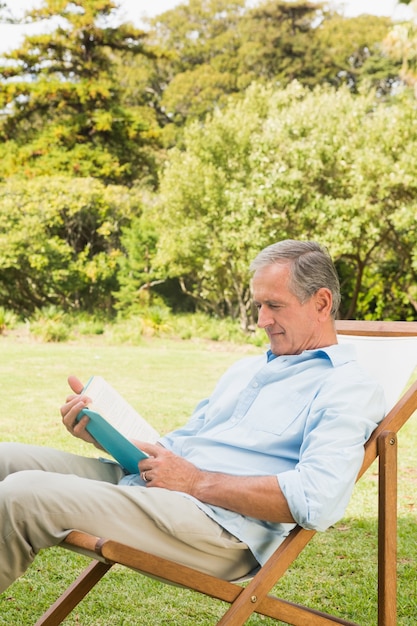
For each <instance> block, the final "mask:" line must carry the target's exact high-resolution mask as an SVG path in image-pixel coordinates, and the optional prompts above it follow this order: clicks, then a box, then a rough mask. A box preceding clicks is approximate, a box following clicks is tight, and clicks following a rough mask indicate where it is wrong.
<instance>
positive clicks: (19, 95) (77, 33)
mask: <svg viewBox="0 0 417 626" xmlns="http://www.w3.org/2000/svg"><path fill="white" fill-rule="evenodd" d="M116 6H117V5H116V3H115V2H112V1H111V0H88V1H84V0H83V1H81V0H75V1H74V2H68V1H67V0H45V2H44V4H43V5H42V7H41V8H39V9H33V10H31V11H29V12H28V13H27V16H26V20H28V21H36V20H39V19H44V20H48V19H49V20H50V19H52V18H54V19H55V20H57V22H56V23H57V26H56V27H55V29H54V30H53V32H52V33H46V34H42V35H33V36H29V37H26V39H25V41H24V43H23V45H22V46H21V47H20V48H19V49H16V50H14V51H12V52H10V53H7V54H5V55H4V58H5V63H4V64H3V65H2V66H1V67H0V77H1V78H2V83H1V91H0V110H1V111H2V116H1V120H0V140H1V141H2V146H1V148H0V154H1V158H2V175H3V177H6V176H9V175H14V174H16V173H19V174H23V175H25V176H28V177H32V176H36V175H51V174H52V173H56V172H63V173H65V174H68V175H71V176H94V177H96V178H100V179H101V180H103V181H105V182H110V183H114V182H117V183H122V184H131V183H132V181H134V180H136V179H137V178H140V179H142V180H147V179H148V180H149V179H150V180H151V182H153V183H154V184H155V182H156V171H155V162H154V155H153V149H154V147H155V143H156V138H157V125H156V123H155V122H154V123H153V124H152V120H151V119H149V117H148V119H145V117H144V116H143V115H141V111H140V110H138V109H137V108H135V107H130V108H126V107H125V106H124V104H123V91H122V89H121V87H120V82H119V78H118V75H117V72H116V70H117V69H118V65H117V63H116V60H115V59H116V57H117V56H120V55H123V54H125V55H140V56H146V57H150V56H152V55H153V54H154V53H153V52H152V51H151V50H150V48H149V47H147V46H146V34H145V33H144V32H143V31H141V30H138V29H135V28H133V26H132V25H129V24H122V25H120V26H118V27H113V26H110V25H109V23H110V22H109V19H110V17H111V16H112V13H113V12H114V9H115V8H116ZM57 18H58V19H57Z"/></svg>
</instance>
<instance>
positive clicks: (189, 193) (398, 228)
mask: <svg viewBox="0 0 417 626" xmlns="http://www.w3.org/2000/svg"><path fill="white" fill-rule="evenodd" d="M416 115H417V114H416V110H415V107H414V103H413V102H412V101H411V100H409V99H407V98H404V99H403V100H401V101H398V102H396V103H394V102H393V103H390V104H384V103H382V102H381V103H379V104H378V103H377V101H376V100H375V98H374V97H373V94H368V95H360V96H353V95H352V94H351V93H350V92H349V91H348V90H347V89H341V90H339V91H334V90H332V89H324V88H322V89H316V90H315V91H314V92H311V91H309V90H307V89H306V88H303V87H301V86H300V85H299V84H297V83H294V84H292V85H291V86H289V87H288V88H287V89H285V90H280V89H277V88H275V87H266V86H264V87H263V86H261V85H253V86H252V87H251V88H250V89H249V90H248V92H247V94H246V97H245V98H244V99H243V100H242V101H240V102H238V103H236V102H233V103H232V104H231V105H230V106H229V107H228V108H226V109H225V110H224V111H217V112H216V113H215V114H214V115H213V117H212V118H211V119H210V120H209V121H207V123H206V124H205V126H204V128H202V127H201V125H199V124H194V125H192V126H190V127H189V128H188V129H187V130H186V133H185V137H184V149H183V150H181V149H174V150H173V151H172V153H171V155H170V160H169V163H168V165H167V167H166V169H165V171H164V175H163V176H162V178H161V193H160V205H159V210H158V220H161V219H162V221H163V223H164V224H165V228H164V231H163V232H162V234H161V236H160V239H159V243H158V252H157V255H156V259H155V264H156V266H158V264H159V265H160V266H163V267H164V268H165V271H166V272H167V274H168V275H169V276H171V277H172V276H178V277H181V281H182V285H183V288H184V290H185V291H187V292H188V293H190V294H192V295H193V296H194V298H195V299H196V301H197V302H198V303H199V305H200V306H205V307H206V309H207V310H212V311H214V312H215V313H216V314H217V315H230V316H232V317H237V316H239V317H240V319H241V321H242V325H243V326H248V324H250V323H251V318H250V297H249V296H250V294H249V292H248V290H247V285H248V282H249V273H248V264H249V262H250V260H251V258H253V257H254V256H255V254H256V252H257V251H258V250H259V249H260V248H262V247H263V246H264V245H266V244H269V243H272V242H273V241H275V240H277V239H282V238H286V237H291V238H295V239H296V238H301V239H305V238H311V239H313V238H314V239H318V240H320V241H321V242H322V243H324V244H326V245H327V246H328V247H329V249H330V252H331V253H332V255H333V257H334V258H335V260H336V262H337V263H338V264H339V265H341V266H342V274H343V292H344V295H345V305H344V309H343V310H342V314H343V316H346V317H354V316H355V314H357V313H358V314H360V315H365V316H368V317H371V318H373V317H374V316H375V317H381V316H382V317H388V318H389V317H394V318H395V317H397V318H401V317H402V318H404V319H410V318H412V317H413V315H415V310H414V309H413V298H412V297H411V290H412V288H413V285H415V283H416V270H415V263H416V260H415V258H416V257H415V255H416V250H417V245H416V244H417V225H416V222H415V215H416V203H417V187H416V184H415V180H416V171H415V160H414V159H412V158H411V154H412V153H413V152H414V151H415V150H416V141H417V135H416V128H417V123H416V121H417V117H416ZM382 277H383V280H381V278H382ZM394 286H395V288H394ZM398 292H401V293H402V294H403V296H404V297H403V299H402V302H399V301H398V300H397V299H396V296H397V295H398ZM365 311H366V313H365Z"/></svg>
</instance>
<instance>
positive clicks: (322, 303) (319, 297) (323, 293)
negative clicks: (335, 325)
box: [314, 287, 333, 320]
mask: <svg viewBox="0 0 417 626" xmlns="http://www.w3.org/2000/svg"><path fill="white" fill-rule="evenodd" d="M314 295H315V298H316V309H317V313H318V314H319V316H320V319H321V320H325V319H327V318H328V317H329V316H330V314H331V310H332V305H333V296H332V292H331V291H330V289H327V287H321V288H320V289H318V290H317V291H316V293H315V294H314Z"/></svg>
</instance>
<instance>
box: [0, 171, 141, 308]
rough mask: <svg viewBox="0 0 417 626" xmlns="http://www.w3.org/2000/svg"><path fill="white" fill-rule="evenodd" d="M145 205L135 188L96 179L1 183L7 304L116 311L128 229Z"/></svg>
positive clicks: (1, 263)
mask: <svg viewBox="0 0 417 626" xmlns="http://www.w3.org/2000/svg"><path fill="white" fill-rule="evenodd" d="M139 207H140V197H139V196H138V194H137V192H135V191H134V190H133V189H132V190H129V189H127V188H126V187H120V186H111V185H107V186H105V185H104V184H103V183H101V182H100V181H98V180H94V179H91V178H90V179H77V180H76V181H75V180H74V179H70V178H69V177H42V176H38V177H36V178H35V179H34V180H31V181H22V180H21V179H14V178H9V179H8V180H7V182H6V183H2V184H0V250H1V252H0V306H3V307H5V308H7V309H10V310H13V311H15V312H16V313H18V314H20V315H26V316H27V315H30V314H31V313H33V311H34V310H35V309H39V308H42V307H45V306H46V305H48V304H53V305H56V306H58V307H60V308H61V309H64V310H84V311H100V310H101V311H104V312H109V311H111V308H112V305H113V301H112V297H111V293H112V291H114V290H115V289H117V286H118V285H117V268H118V259H119V257H120V256H121V254H122V252H121V246H120V235H121V229H122V227H123V226H125V225H127V224H128V223H129V221H130V220H131V219H132V217H133V216H134V215H135V214H136V215H137V214H138V213H139V211H140V209H139Z"/></svg>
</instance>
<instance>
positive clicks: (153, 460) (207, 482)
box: [133, 441, 294, 523]
mask: <svg viewBox="0 0 417 626" xmlns="http://www.w3.org/2000/svg"><path fill="white" fill-rule="evenodd" d="M133 443H135V444H136V445H138V446H139V447H140V449H141V450H143V452H146V453H147V454H149V457H148V458H147V459H143V460H142V461H140V462H139V471H140V473H141V476H142V478H143V480H144V481H145V482H146V485H147V487H162V488H164V489H170V490H173V491H182V492H183V493H188V494H189V495H191V496H194V497H195V498H197V499H198V500H200V501H201V502H206V503H207V504H214V505H217V506H221V507H223V508H225V509H229V510H230V511H236V512H237V513H241V514H242V515H248V516H251V517H255V518H257V519H263V520H267V521H270V522H289V523H294V518H293V516H292V515H291V512H290V510H289V508H288V504H287V501H286V499H285V497H284V495H283V493H282V491H281V488H280V486H279V484H278V480H277V477H276V476H231V475H229V474H223V473H220V472H207V471H203V470H200V469H198V468H197V467H196V466H195V465H193V464H192V463H190V462H189V461H186V460H185V459H183V458H182V457H180V456H177V455H176V454H173V453H172V452H170V451H169V450H166V449H165V448H163V447H162V446H161V445H158V444H156V445H155V444H150V443H144V442H135V441H134V442H133Z"/></svg>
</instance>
